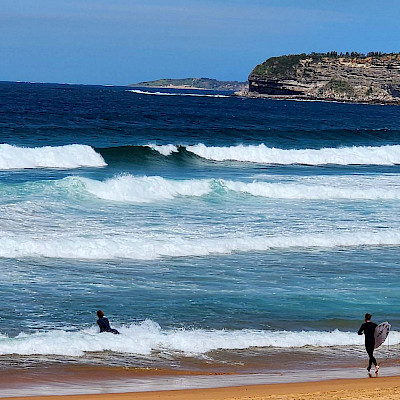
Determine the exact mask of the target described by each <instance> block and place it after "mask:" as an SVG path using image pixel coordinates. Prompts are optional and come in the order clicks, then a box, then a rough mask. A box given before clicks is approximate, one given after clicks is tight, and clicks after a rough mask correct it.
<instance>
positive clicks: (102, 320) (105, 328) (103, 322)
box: [97, 310, 119, 335]
mask: <svg viewBox="0 0 400 400" xmlns="http://www.w3.org/2000/svg"><path fill="white" fill-rule="evenodd" d="M97 316H98V320H97V325H98V326H99V328H100V333H101V332H112V333H114V334H115V335H118V334H119V332H118V331H117V330H116V329H112V328H111V326H110V322H109V321H108V318H106V317H105V316H104V313H103V311H101V310H98V311H97Z"/></svg>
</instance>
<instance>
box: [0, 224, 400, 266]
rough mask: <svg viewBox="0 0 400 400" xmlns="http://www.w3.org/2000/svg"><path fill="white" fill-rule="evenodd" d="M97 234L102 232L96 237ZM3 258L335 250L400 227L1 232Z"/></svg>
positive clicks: (399, 237) (379, 241)
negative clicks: (198, 234)
mask: <svg viewBox="0 0 400 400" xmlns="http://www.w3.org/2000/svg"><path fill="white" fill-rule="evenodd" d="M96 235H97V236H96ZM0 240H1V244H2V245H1V247H0V257H4V258H18V257H20V258H23V257H48V258H65V259H91V260H112V259H134V260H156V259H159V258H162V257H200V256H208V255H223V254H232V253H236V252H255V251H269V250H272V249H331V248H335V247H359V246H400V231H398V230H397V231H395V230H386V231H382V232H364V231H359V232H353V231H352V232H341V231H333V232H329V233H316V234H306V235H282V236H243V237H223V238H218V237H211V238H184V237H180V236H170V235H161V234H160V235H157V236H154V235H153V236H151V237H144V236H143V237H133V236H132V235H125V236H124V235H119V236H117V235H109V234H105V233H102V232H99V233H98V234H94V235H93V237H90V238H89V237H86V236H85V237H81V236H69V237H63V238H56V239H54V238H48V237H41V238H36V237H27V236H23V235H5V234H2V235H1V236H0Z"/></svg>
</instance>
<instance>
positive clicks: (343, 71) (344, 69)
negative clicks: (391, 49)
mask: <svg viewBox="0 0 400 400" xmlns="http://www.w3.org/2000/svg"><path fill="white" fill-rule="evenodd" d="M247 95H248V96H250V97H272V98H295V99H310V100H311V99H317V100H332V101H349V102H366V103H385V104H400V54H380V53H369V54H368V55H367V56H365V55H361V54H358V53H351V54H349V53H346V55H343V54H340V55H338V54H337V53H335V52H332V53H325V54H316V53H312V54H296V55H287V56H281V57H272V58H269V59H268V60H266V61H265V62H263V63H262V64H259V65H257V66H256V67H255V68H254V69H253V71H252V72H251V73H250V75H249V92H248V93H247Z"/></svg>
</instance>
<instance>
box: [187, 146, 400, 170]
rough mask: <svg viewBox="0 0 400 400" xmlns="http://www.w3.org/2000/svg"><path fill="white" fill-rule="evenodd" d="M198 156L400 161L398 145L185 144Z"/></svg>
mask: <svg viewBox="0 0 400 400" xmlns="http://www.w3.org/2000/svg"><path fill="white" fill-rule="evenodd" d="M186 149H187V150H188V151H190V152H192V153H194V154H196V155H198V156H199V157H202V158H206V159H209V160H214V161H229V160H230V161H245V162H253V163H263V164H284V165H288V164H306V165H323V164H337V165H357V164H372V165H394V164H400V145H395V146H380V147H370V146H368V147H355V146H354V147H343V148H323V149H318V150H317V149H303V150H283V149H276V148H270V147H267V146H265V145H264V144H260V145H257V146H251V145H250V146H244V145H238V146H229V147H207V146H205V145H204V144H198V145H195V146H187V147H186Z"/></svg>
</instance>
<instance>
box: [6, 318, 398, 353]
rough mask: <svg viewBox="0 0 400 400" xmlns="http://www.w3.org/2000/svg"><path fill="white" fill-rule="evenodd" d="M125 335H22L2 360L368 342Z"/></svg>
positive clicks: (343, 337)
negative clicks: (98, 353) (109, 352)
mask: <svg viewBox="0 0 400 400" xmlns="http://www.w3.org/2000/svg"><path fill="white" fill-rule="evenodd" d="M115 326H116V327H117V328H118V330H119V331H120V335H113V334H111V333H103V334H101V335H99V334H98V330H97V327H96V328H95V327H91V328H87V329H83V330H77V331H64V330H50V331H46V332H37V333H30V334H27V333H20V334H19V335H18V336H16V337H8V336H6V335H0V355H11V354H19V355H60V356H77V357H81V356H84V354H85V353H87V352H107V351H111V352H116V353H122V354H124V353H128V354H138V355H150V354H152V353H153V352H163V351H166V352H172V353H178V354H180V355H186V356H196V355H201V354H205V353H207V352H210V351H213V350H235V349H249V348H252V347H259V348H265V347H271V348H301V347H305V346H311V347H315V348H324V347H329V346H361V345H362V344H363V338H360V336H358V335H357V333H355V332H344V331H339V330H337V329H336V330H334V331H298V332H297V331H267V330H253V329H242V330H225V329H223V330H205V329H185V328H180V329H173V328H172V329H162V328H161V327H160V325H158V324H157V323H156V322H154V321H151V320H145V321H143V322H141V323H135V324H131V325H120V326H118V325H115ZM390 343H391V344H392V345H396V344H399V343H400V333H399V332H396V331H394V332H391V333H390Z"/></svg>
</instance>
